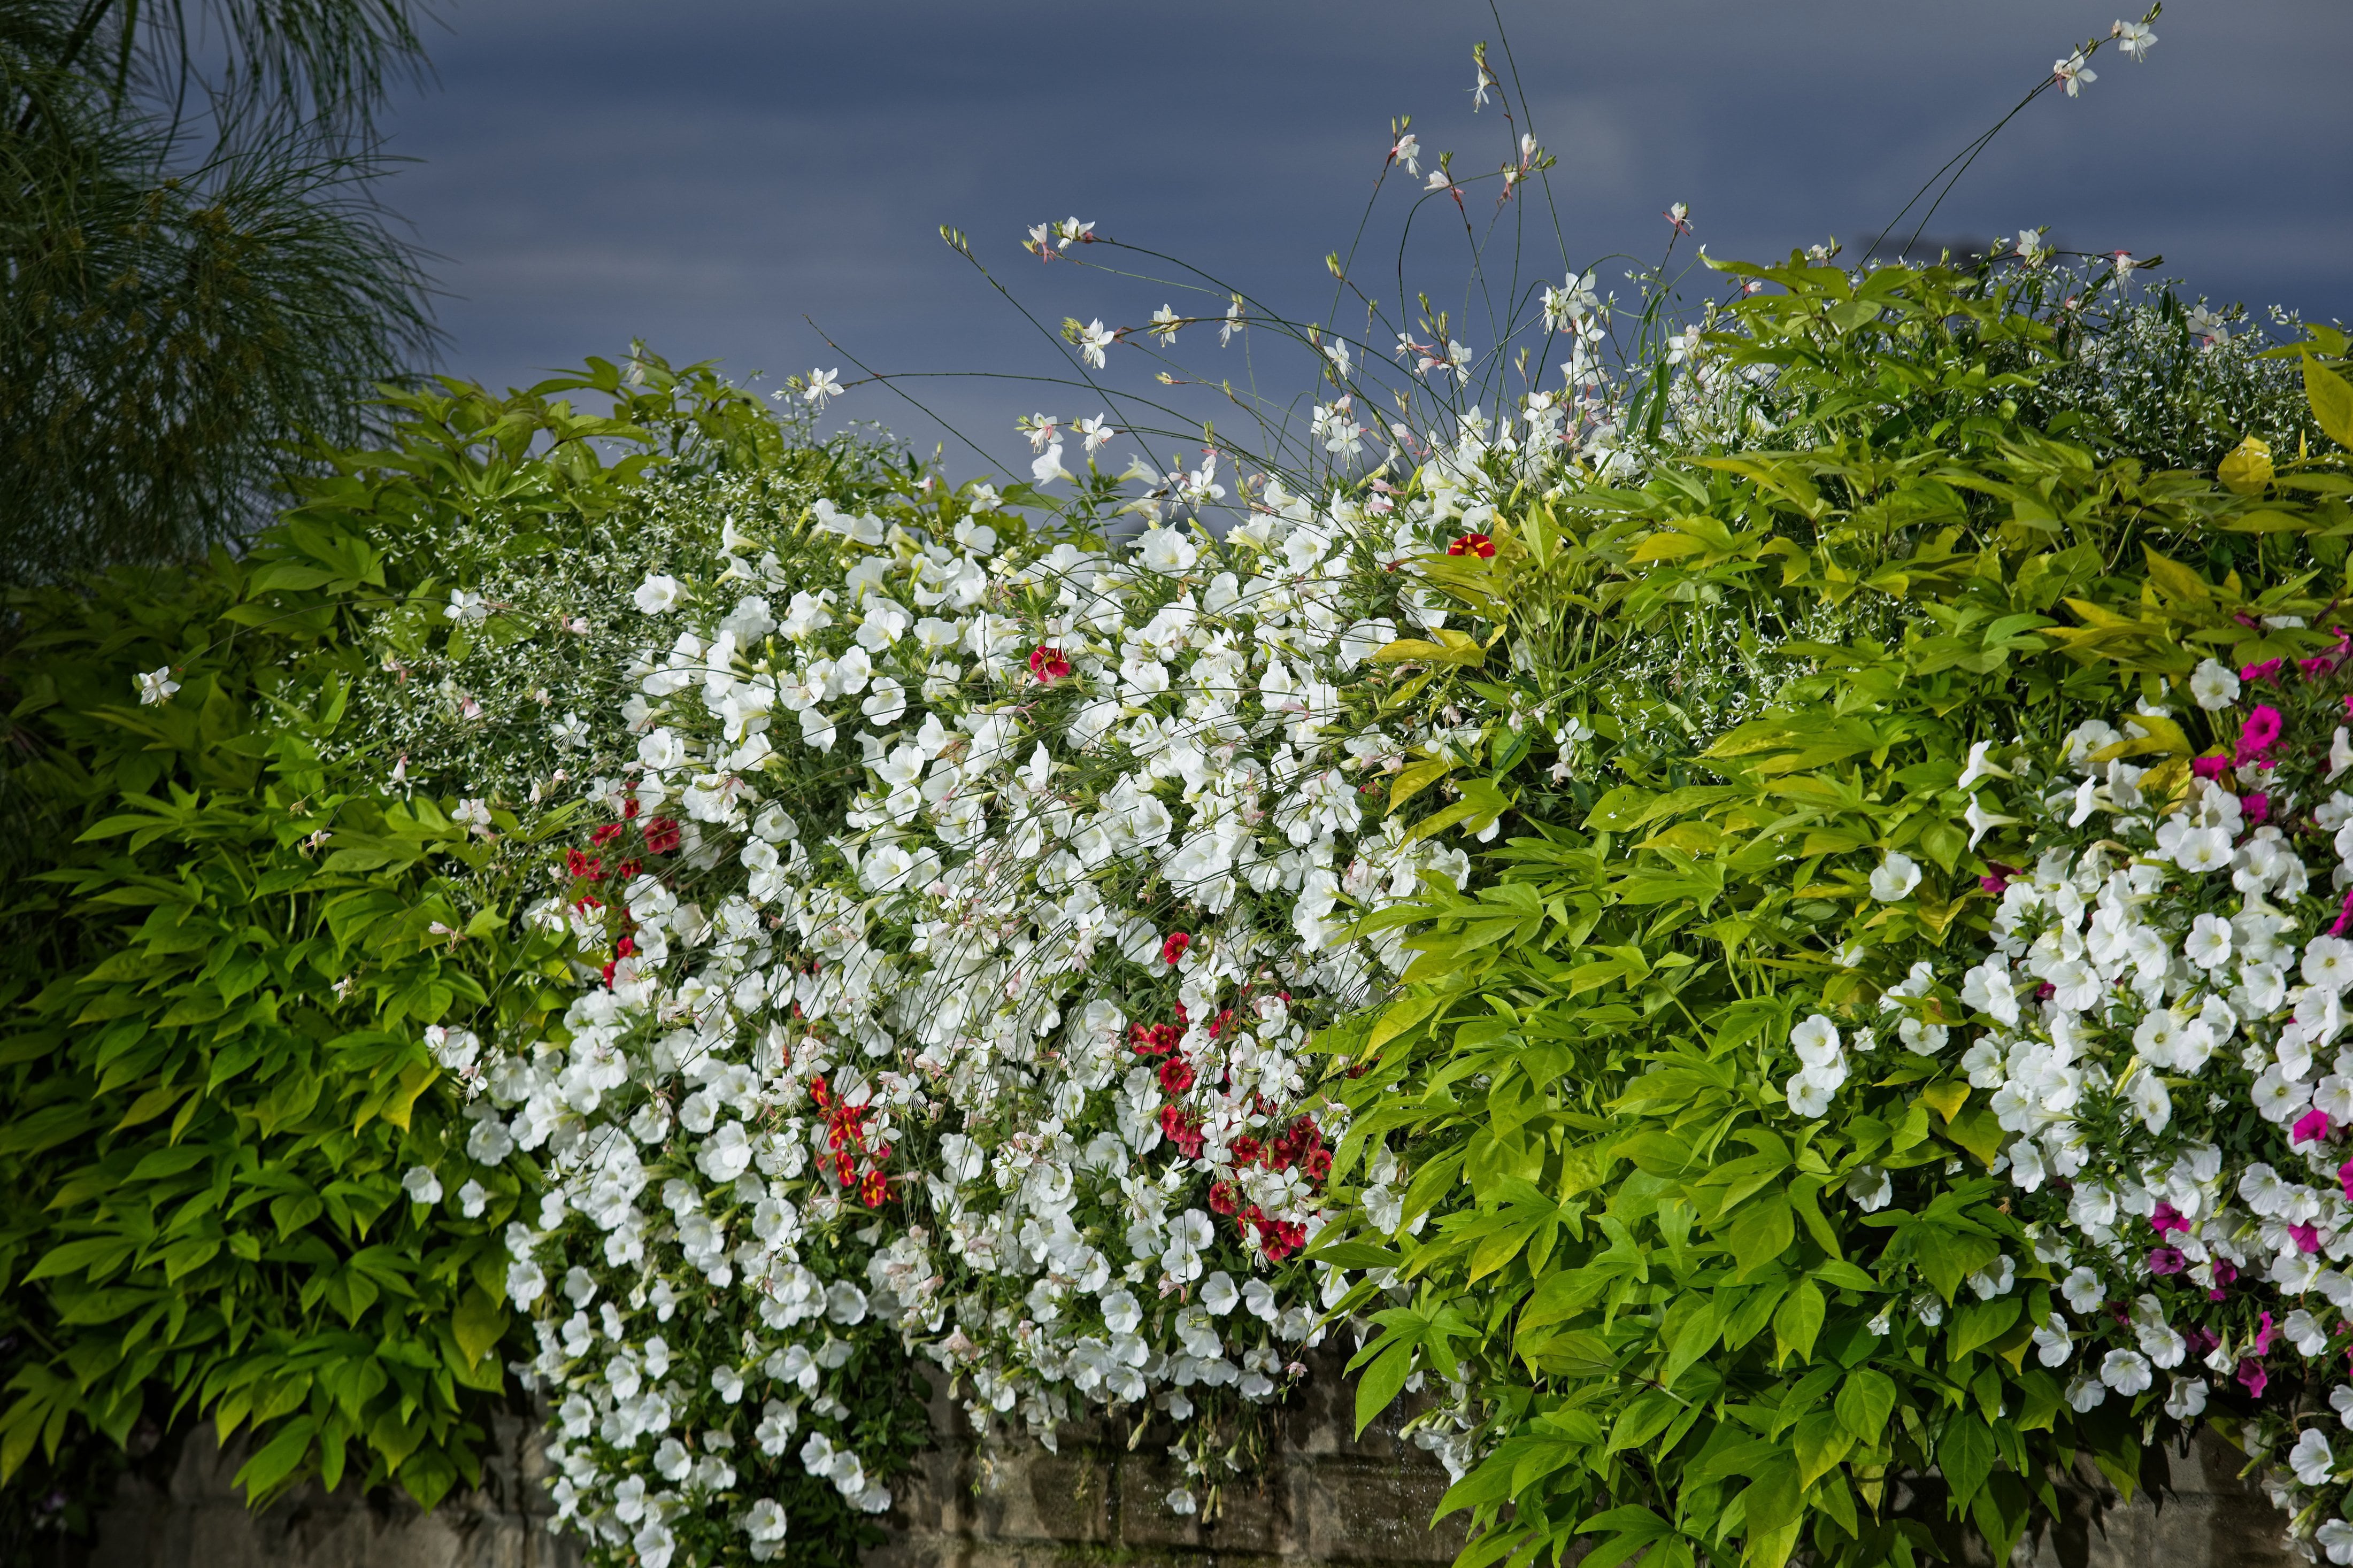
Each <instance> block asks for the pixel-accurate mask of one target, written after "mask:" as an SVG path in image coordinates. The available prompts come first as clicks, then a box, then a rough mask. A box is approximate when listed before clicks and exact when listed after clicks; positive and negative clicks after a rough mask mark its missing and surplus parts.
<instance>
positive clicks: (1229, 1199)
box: [1209, 1182, 1241, 1215]
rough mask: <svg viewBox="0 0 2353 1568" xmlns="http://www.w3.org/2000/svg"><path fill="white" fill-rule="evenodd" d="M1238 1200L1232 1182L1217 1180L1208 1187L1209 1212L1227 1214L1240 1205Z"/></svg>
mask: <svg viewBox="0 0 2353 1568" xmlns="http://www.w3.org/2000/svg"><path fill="white" fill-rule="evenodd" d="M1240 1202H1241V1200H1240V1198H1238V1197H1237V1196H1235V1193H1234V1184H1232V1183H1231V1182H1219V1183H1216V1184H1213V1185H1212V1186H1211V1187H1210V1188H1209V1212H1210V1213H1211V1214H1219V1215H1229V1214H1231V1213H1233V1212H1234V1210H1235V1209H1236V1208H1237V1207H1238V1206H1240Z"/></svg>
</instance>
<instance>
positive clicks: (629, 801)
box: [621, 795, 638, 819]
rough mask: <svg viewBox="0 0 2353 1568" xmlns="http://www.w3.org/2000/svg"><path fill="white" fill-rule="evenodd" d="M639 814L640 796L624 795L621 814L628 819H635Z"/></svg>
mask: <svg viewBox="0 0 2353 1568" xmlns="http://www.w3.org/2000/svg"><path fill="white" fill-rule="evenodd" d="M637 815H638V797H637V796H636V795H623V796H622V797H621V816H623V817H624V818H626V819H634V818H635V817H636V816H637Z"/></svg>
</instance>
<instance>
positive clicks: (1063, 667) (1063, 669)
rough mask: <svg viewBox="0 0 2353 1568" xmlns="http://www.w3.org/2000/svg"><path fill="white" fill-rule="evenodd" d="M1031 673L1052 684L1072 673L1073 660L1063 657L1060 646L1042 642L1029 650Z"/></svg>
mask: <svg viewBox="0 0 2353 1568" xmlns="http://www.w3.org/2000/svg"><path fill="white" fill-rule="evenodd" d="M1029 673H1030V674H1032V675H1034V676H1036V677H1037V678H1038V679H1040V680H1042V681H1044V682H1046V683H1047V684H1048V685H1052V684H1053V683H1054V682H1055V681H1057V680H1061V679H1065V678H1067V677H1068V676H1069V675H1070V673H1071V661H1070V660H1069V659H1067V658H1063V657H1062V650H1061V649H1060V648H1058V647H1046V646H1045V645H1044V644H1043V643H1040V644H1039V645H1038V647H1034V648H1032V649H1030V650H1029Z"/></svg>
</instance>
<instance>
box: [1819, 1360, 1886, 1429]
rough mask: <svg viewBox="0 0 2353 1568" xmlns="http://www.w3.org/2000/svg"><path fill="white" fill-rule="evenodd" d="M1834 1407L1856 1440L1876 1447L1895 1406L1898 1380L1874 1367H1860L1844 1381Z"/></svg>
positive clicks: (1842, 1422)
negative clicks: (1896, 1381)
mask: <svg viewBox="0 0 2353 1568" xmlns="http://www.w3.org/2000/svg"><path fill="white" fill-rule="evenodd" d="M1832 1408H1833V1409H1835V1410H1836V1411H1837V1413H1838V1418H1839V1420H1840V1422H1841V1424H1843V1425H1844V1426H1845V1427H1846V1429H1847V1430H1848V1431H1849V1432H1851V1433H1852V1434H1854V1440H1855V1441H1856V1442H1858V1443H1865V1444H1870V1445H1872V1446H1873V1447H1876V1446H1877V1444H1878V1442H1879V1435H1880V1433H1882V1432H1883V1431H1884V1430H1886V1427H1887V1417H1888V1415H1890V1414H1891V1413H1893V1412H1894V1408H1895V1380H1894V1378H1892V1377H1890V1376H1888V1375H1887V1374H1886V1373H1883V1372H1880V1371H1878V1370H1876V1369H1874V1368H1872V1367H1867V1366H1862V1367H1857V1368H1855V1369H1854V1370H1853V1371H1852V1372H1851V1373H1848V1374H1847V1375H1846V1377H1845V1379H1844V1380H1843V1381H1842V1382H1841V1383H1840V1384H1839V1391H1838V1398H1837V1400H1836V1401H1835V1402H1834V1404H1833V1405H1832Z"/></svg>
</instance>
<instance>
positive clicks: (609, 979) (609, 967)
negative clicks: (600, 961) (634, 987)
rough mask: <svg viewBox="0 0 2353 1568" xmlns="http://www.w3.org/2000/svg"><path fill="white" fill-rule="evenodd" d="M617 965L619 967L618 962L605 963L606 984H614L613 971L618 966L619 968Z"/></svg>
mask: <svg viewBox="0 0 2353 1568" xmlns="http://www.w3.org/2000/svg"><path fill="white" fill-rule="evenodd" d="M617 967H619V966H618V965H617V964H613V963H607V964H606V965H605V984H607V985H610V984H613V971H614V970H615V969H616V968H617Z"/></svg>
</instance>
